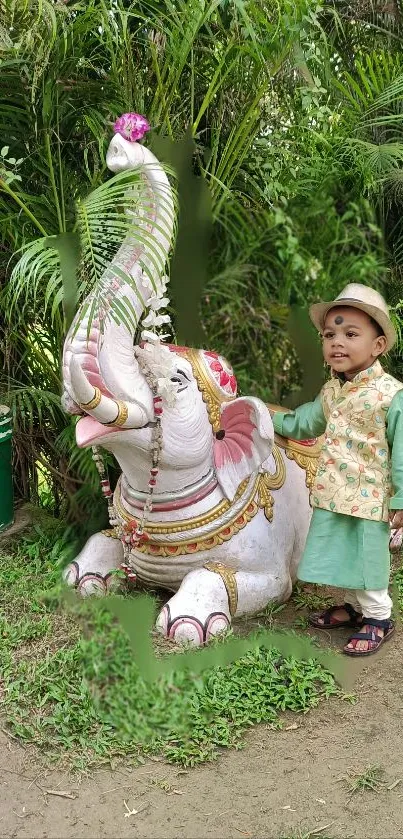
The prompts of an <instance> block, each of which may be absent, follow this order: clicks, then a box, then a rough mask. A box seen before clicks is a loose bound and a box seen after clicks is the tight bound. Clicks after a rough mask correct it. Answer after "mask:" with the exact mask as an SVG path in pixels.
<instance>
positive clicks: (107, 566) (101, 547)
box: [63, 533, 125, 597]
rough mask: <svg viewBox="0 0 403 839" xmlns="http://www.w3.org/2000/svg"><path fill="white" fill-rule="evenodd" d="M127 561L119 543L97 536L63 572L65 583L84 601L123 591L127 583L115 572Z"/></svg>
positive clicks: (101, 534) (89, 540)
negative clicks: (123, 561)
mask: <svg viewBox="0 0 403 839" xmlns="http://www.w3.org/2000/svg"><path fill="white" fill-rule="evenodd" d="M122 560H123V547H122V544H121V542H120V541H119V540H117V539H113V538H111V537H108V536H105V534H104V533H95V534H94V536H91V538H90V539H88V542H86V544H85V545H84V547H83V549H82V551H80V553H79V554H78V556H77V557H76V558H75V560H74V561H73V562H71V563H70V565H68V566H67V568H66V569H65V571H64V572H63V579H64V581H65V583H67V585H69V586H72V587H73V588H75V589H76V590H77V592H78V593H79V594H80V595H81V596H82V597H89V596H91V595H92V596H96V597H103V596H105V595H107V594H111V593H112V592H117V591H120V590H121V589H122V587H123V586H124V584H125V581H124V580H123V579H121V577H119V576H118V575H117V574H116V573H115V572H116V570H117V569H119V568H120V565H121V562H122Z"/></svg>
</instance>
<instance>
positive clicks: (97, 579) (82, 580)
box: [64, 562, 122, 597]
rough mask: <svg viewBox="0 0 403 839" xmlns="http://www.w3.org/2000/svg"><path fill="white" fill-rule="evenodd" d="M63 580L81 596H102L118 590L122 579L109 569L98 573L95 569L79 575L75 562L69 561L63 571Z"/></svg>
mask: <svg viewBox="0 0 403 839" xmlns="http://www.w3.org/2000/svg"><path fill="white" fill-rule="evenodd" d="M64 580H65V582H66V583H67V585H69V586H72V587H73V588H75V589H77V591H78V593H79V594H80V595H81V596H82V597H90V596H95V597H104V596H105V595H106V594H112V592H117V591H120V589H121V588H122V581H121V580H120V579H119V577H117V576H116V574H114V572H113V571H109V572H108V573H107V574H99V573H97V572H96V571H93V572H89V573H86V574H81V575H80V569H79V566H78V564H77V562H71V563H70V565H69V566H68V567H67V569H66V571H65V572H64Z"/></svg>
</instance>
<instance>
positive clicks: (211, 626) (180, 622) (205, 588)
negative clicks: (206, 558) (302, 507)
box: [156, 561, 292, 646]
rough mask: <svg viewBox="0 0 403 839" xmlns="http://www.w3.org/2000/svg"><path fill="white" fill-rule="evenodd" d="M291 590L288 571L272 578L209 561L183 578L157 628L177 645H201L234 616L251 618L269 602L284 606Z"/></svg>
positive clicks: (164, 610) (224, 626)
mask: <svg viewBox="0 0 403 839" xmlns="http://www.w3.org/2000/svg"><path fill="white" fill-rule="evenodd" d="M291 590H292V581H291V577H290V575H289V573H288V572H287V573H286V574H283V575H282V576H281V577H280V576H278V577H273V576H268V575H267V574H254V573H250V572H245V571H235V570H234V569H233V568H231V567H230V566H228V565H223V564H222V563H220V562H214V561H213V562H208V563H206V565H205V567H204V568H199V569H197V570H195V571H191V572H190V573H189V574H187V575H186V577H185V578H184V580H183V582H182V584H181V586H180V588H179V590H178V591H177V592H176V594H174V595H173V597H171V599H170V600H169V601H168V603H167V604H166V605H165V606H164V608H163V609H162V611H161V612H160V614H159V616H158V618H157V623H156V626H157V629H158V631H159V632H160V633H161V634H162V635H165V637H166V638H170V639H171V640H173V641H176V642H177V643H190V644H192V645H193V646H201V645H202V644H206V643H207V642H208V641H209V640H210V639H211V638H212V637H213V636H214V635H218V634H219V633H221V632H224V631H225V630H226V629H229V627H230V626H231V621H232V618H233V617H235V616H239V617H240V616H241V615H243V616H246V615H254V614H256V613H257V612H259V611H261V610H262V609H264V608H266V606H267V605H268V603H270V602H271V601H276V602H280V603H284V602H285V601H286V600H288V598H289V596H290V594H291Z"/></svg>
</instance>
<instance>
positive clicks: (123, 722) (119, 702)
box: [0, 525, 337, 768]
mask: <svg viewBox="0 0 403 839" xmlns="http://www.w3.org/2000/svg"><path fill="white" fill-rule="evenodd" d="M65 553H66V545H65V543H64V541H63V537H62V535H61V534H60V532H58V531H57V530H55V525H53V527H51V528H50V530H49V529H46V528H44V527H43V526H36V529H35V530H34V531H33V532H32V533H30V534H29V535H27V536H25V537H22V538H20V539H19V541H18V542H12V543H8V544H5V543H4V542H3V543H2V544H1V549H0V610H1V611H0V639H1V648H0V672H1V679H0V696H1V702H2V709H3V725H7V727H8V728H9V729H10V730H11V732H12V733H13V734H15V735H17V736H18V737H20V738H21V740H22V741H24V742H26V743H27V742H28V743H35V745H36V747H37V748H38V749H39V750H40V751H41V752H42V754H43V755H44V756H46V759H47V760H52V761H62V762H63V763H65V764H66V765H68V766H71V767H76V768H85V767H87V766H88V765H91V764H92V765H94V764H100V763H108V762H110V761H112V760H113V759H114V758H116V757H118V756H123V755H127V754H131V755H134V756H137V758H138V760H141V759H142V755H144V754H147V753H153V754H161V755H164V756H165V757H166V758H167V759H168V760H169V761H170V762H177V763H180V764H182V765H184V766H191V765H195V764H197V763H200V762H202V761H207V760H212V759H214V758H215V757H216V756H217V754H218V753H219V749H220V748H221V747H235V748H241V747H242V745H243V739H242V738H243V735H244V733H245V731H246V730H247V729H248V727H250V726H252V725H255V724H256V723H261V722H263V723H266V724H270V725H272V726H273V727H279V726H280V725H281V719H280V717H279V712H281V711H284V710H290V711H295V712H304V711H306V710H307V709H309V708H312V707H313V706H315V705H317V704H318V703H319V701H320V700H321V698H323V697H328V696H330V695H331V694H334V693H336V692H337V689H336V686H335V683H334V680H333V677H332V676H331V675H330V674H329V673H327V672H326V671H325V670H323V669H322V668H321V667H320V666H319V665H318V664H316V662H314V661H313V660H310V661H305V662H303V661H297V660H295V659H293V658H291V657H289V658H282V657H281V656H280V654H279V653H278V652H276V651H275V650H270V651H265V650H262V649H259V650H257V651H255V652H250V653H249V654H248V655H246V656H244V657H243V658H242V659H240V660H238V661H236V662H234V663H233V664H231V665H230V666H228V667H226V668H215V669H211V670H209V671H206V672H205V673H203V674H202V676H198V677H196V676H195V675H194V674H192V673H190V672H187V671H185V672H182V673H181V672H179V673H177V674H174V675H172V676H171V677H167V678H165V679H160V680H159V681H157V682H156V683H153V684H147V683H145V682H143V681H142V679H141V678H140V676H139V673H138V671H137V668H136V666H135V664H134V663H133V661H132V657H131V653H130V648H129V645H128V642H127V639H126V636H125V634H124V633H123V631H122V630H121V628H120V626H119V624H117V623H116V622H115V620H114V619H113V617H112V616H111V614H110V613H109V612H108V611H107V610H106V609H105V610H104V609H102V607H101V608H99V605H98V604H97V605H95V603H94V601H93V600H91V599H88V600H84V601H83V600H79V599H77V602H76V603H75V604H74V605H72V606H68V607H67V606H66V605H62V601H61V598H60V597H59V596H58V594H57V592H56V594H50V595H49V596H48V598H47V599H46V597H44V594H46V592H48V593H50V592H54V589H55V586H56V587H57V586H58V585H60V582H59V581H60V574H61V570H60V560H62V559H63V557H65ZM133 608H135V597H134V598H133ZM155 647H156V653H157V654H158V655H166V654H167V653H172V646H171V645H169V644H168V642H166V643H165V642H164V641H163V640H160V639H158V638H157V636H156V637H155Z"/></svg>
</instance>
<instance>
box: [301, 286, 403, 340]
mask: <svg viewBox="0 0 403 839" xmlns="http://www.w3.org/2000/svg"><path fill="white" fill-rule="evenodd" d="M339 306H340V308H341V307H343V306H349V307H350V306H351V308H353V309H360V311H361V312H366V314H367V315H369V316H370V317H371V318H373V319H374V320H376V322H377V323H378V324H379V326H380V327H381V329H382V331H383V334H384V336H385V338H386V350H385V351H386V352H389V350H391V349H392V347H393V345H394V343H395V341H396V337H397V336H396V332H395V330H394V327H393V324H392V322H391V320H390V319H389V318H388V316H387V315H386V314H385V312H383V311H382V309H378V306H370V305H369V304H367V303H361V301H360V300H353V299H350V298H347V297H344V298H343V299H341V300H340V299H339V300H332V301H331V303H314V304H313V306H311V307H310V309H309V317H310V318H311V321H312V323H313V324H314V326H316V329H317V330H318V332H323V327H324V324H325V319H326V315H327V313H328V312H330V310H331V309H335V308H336V307H339Z"/></svg>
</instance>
